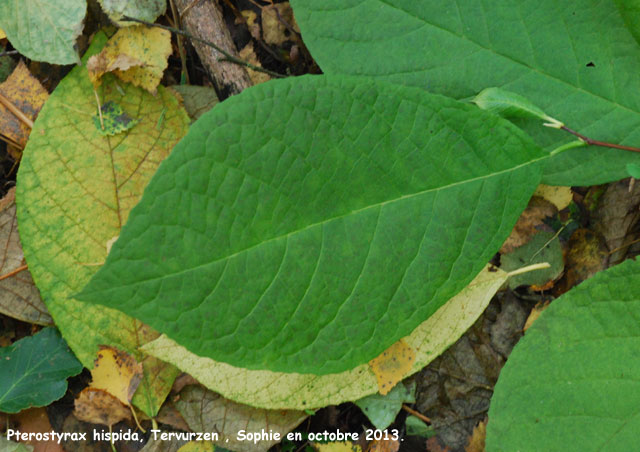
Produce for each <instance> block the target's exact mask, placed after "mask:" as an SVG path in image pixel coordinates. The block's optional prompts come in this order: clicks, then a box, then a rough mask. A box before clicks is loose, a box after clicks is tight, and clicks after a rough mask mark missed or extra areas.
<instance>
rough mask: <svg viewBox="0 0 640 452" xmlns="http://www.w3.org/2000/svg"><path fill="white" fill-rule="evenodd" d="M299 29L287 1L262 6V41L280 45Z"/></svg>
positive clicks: (293, 35)
mask: <svg viewBox="0 0 640 452" xmlns="http://www.w3.org/2000/svg"><path fill="white" fill-rule="evenodd" d="M292 31H293V32H295V33H300V29H299V28H298V25H297V24H296V20H295V19H294V17H293V10H292V9H291V5H289V2H284V3H277V4H275V5H267V6H265V7H264V8H262V36H263V38H264V42H266V43H267V44H272V45H282V44H283V43H284V42H285V41H287V40H291V39H292V38H294V37H295V33H292Z"/></svg>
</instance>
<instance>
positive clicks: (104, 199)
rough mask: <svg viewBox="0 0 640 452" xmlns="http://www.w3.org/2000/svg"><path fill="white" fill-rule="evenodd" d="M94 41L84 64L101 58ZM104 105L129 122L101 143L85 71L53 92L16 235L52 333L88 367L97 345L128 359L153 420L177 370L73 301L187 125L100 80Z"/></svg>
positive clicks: (131, 333) (37, 129)
mask: <svg viewBox="0 0 640 452" xmlns="http://www.w3.org/2000/svg"><path fill="white" fill-rule="evenodd" d="M105 41H106V37H105V36H104V34H102V33H99V34H97V35H96V38H95V39H94V42H93V43H92V45H91V47H90V49H89V51H88V52H87V55H85V61H86V59H87V58H88V57H89V56H90V55H91V54H94V53H97V52H99V51H100V48H101V47H102V46H103V45H104V43H105ZM98 93H99V96H100V99H101V103H102V105H105V104H107V103H108V102H114V103H116V104H118V105H119V106H121V107H122V109H123V110H124V112H126V113H127V114H128V115H129V116H130V117H131V118H132V119H134V120H135V121H138V122H137V124H136V125H135V126H134V127H132V128H131V129H129V130H127V131H125V132H122V133H118V134H117V135H114V136H108V135H107V136H105V135H104V134H103V133H102V130H100V124H99V123H100V121H97V123H98V124H97V125H96V123H94V121H93V116H94V115H96V114H97V104H96V96H95V94H94V89H93V85H92V84H91V81H90V80H89V77H88V74H87V69H86V66H82V67H76V68H74V69H73V70H72V71H71V72H70V73H69V75H67V76H66V77H65V78H64V79H63V80H62V81H61V82H60V84H59V85H58V87H57V88H56V90H55V91H54V92H53V93H52V94H51V97H50V98H49V100H48V101H47V103H46V104H45V106H44V107H43V109H42V111H41V112H40V114H39V115H38V119H37V120H36V121H35V124H34V127H33V130H32V132H31V135H30V138H29V142H28V144H27V147H26V149H25V150H24V155H23V157H22V161H21V164H20V170H19V172H18V183H17V190H16V203H17V207H18V211H17V215H18V226H19V230H20V238H21V240H22V245H23V249H24V255H25V259H26V261H27V264H28V265H29V269H30V271H31V274H32V276H33V279H34V281H35V283H36V285H37V287H38V289H39V290H40V293H41V295H42V298H43V300H44V302H45V304H46V305H47V308H48V309H49V312H50V313H51V316H52V317H53V319H54V321H55V324H56V326H57V327H58V328H59V329H60V331H61V333H62V335H63V336H64V338H65V339H66V340H67V342H68V343H69V346H70V347H71V349H72V350H73V351H74V352H75V353H76V355H77V356H78V359H80V361H81V362H82V363H83V364H84V365H85V366H86V367H89V368H91V367H93V361H94V360H95V359H96V355H97V352H98V350H99V346H100V345H111V346H114V347H117V348H119V349H122V350H125V351H127V352H128V353H131V354H133V355H134V356H135V357H136V359H138V360H139V361H140V362H142V363H143V366H144V378H143V380H142V382H141V383H140V385H139V386H138V390H137V391H136V394H135V396H134V398H133V402H134V403H135V404H136V405H137V406H138V407H140V408H141V409H142V410H143V411H145V412H146V413H147V414H148V415H149V416H153V415H155V414H156V413H157V411H158V409H159V408H160V405H161V404H162V402H163V400H164V398H165V397H166V394H167V393H168V391H169V390H170V388H171V385H172V382H173V379H174V378H175V376H176V374H177V369H175V368H173V367H172V366H169V365H166V364H164V363H162V362H160V361H159V360H157V359H155V358H152V357H149V356H146V355H145V354H144V353H142V352H140V351H139V350H138V347H139V346H141V345H143V344H145V343H146V342H149V341H151V340H153V339H155V338H156V337H157V336H158V333H157V332H154V331H152V330H151V329H150V328H148V327H146V326H145V325H143V324H141V323H140V322H139V321H137V320H135V319H133V318H131V317H128V316H126V315H124V314H123V313H121V312H119V311H116V310H112V309H105V308H104V307H97V306H89V305H87V304H85V303H81V302H79V301H77V300H75V299H73V297H72V296H71V295H72V294H73V293H74V292H77V291H79V290H80V289H81V288H82V287H84V285H85V284H86V283H87V282H88V281H89V279H90V278H91V276H92V275H93V274H94V273H95V272H96V270H97V269H98V267H99V266H100V265H101V264H102V263H103V262H104V260H105V259H106V256H107V246H108V242H110V241H112V240H113V239H114V238H115V237H116V236H118V234H119V233H120V227H121V226H122V224H124V223H125V222H126V220H127V216H128V214H129V211H130V209H131V208H132V207H133V206H134V205H135V204H136V202H137V201H138V199H139V198H140V196H141V194H142V191H143V188H144V186H145V185H146V183H147V182H148V181H149V180H150V179H151V176H152V175H153V173H154V172H155V170H156V168H157V167H158V165H159V164H160V162H161V161H162V159H163V158H164V157H166V156H167V155H168V154H169V152H170V151H171V149H172V148H173V146H174V145H175V143H177V142H178V140H180V138H182V136H184V134H185V133H186V131H187V128H188V122H189V118H188V117H187V115H186V113H185V111H184V110H183V109H182V108H181V107H180V106H179V103H178V100H177V99H176V97H175V96H174V95H173V94H172V93H171V92H170V91H169V90H165V89H162V87H160V88H159V89H158V93H157V95H156V96H153V95H151V94H149V93H148V92H146V91H145V90H143V89H141V88H137V87H135V86H132V85H130V84H125V83H122V82H116V81H115V80H114V79H113V78H112V76H111V75H109V76H107V77H105V79H104V80H103V83H102V85H101V87H100V88H99V89H98Z"/></svg>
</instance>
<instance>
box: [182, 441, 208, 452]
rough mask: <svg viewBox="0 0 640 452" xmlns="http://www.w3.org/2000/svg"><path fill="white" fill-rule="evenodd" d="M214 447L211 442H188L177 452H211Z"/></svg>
mask: <svg viewBox="0 0 640 452" xmlns="http://www.w3.org/2000/svg"><path fill="white" fill-rule="evenodd" d="M214 450H215V446H214V444H213V443H212V442H211V441H189V442H188V443H187V444H185V445H184V446H182V447H181V448H180V449H178V452H213V451H214Z"/></svg>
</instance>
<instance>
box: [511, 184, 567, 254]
mask: <svg viewBox="0 0 640 452" xmlns="http://www.w3.org/2000/svg"><path fill="white" fill-rule="evenodd" d="M557 213H558V209H557V208H556V206H554V205H553V204H552V203H551V202H549V201H547V200H546V199H543V198H540V197H537V196H534V197H533V198H531V200H530V201H529V205H528V206H527V208H526V209H525V210H524V212H522V215H520V218H518V222H517V223H516V225H515V226H514V227H513V230H512V231H511V235H509V238H507V240H506V241H505V242H504V244H503V245H502V248H500V253H501V254H507V253H510V252H512V251H513V250H514V249H516V248H518V247H520V246H522V245H525V244H526V243H528V242H529V240H531V238H532V237H533V236H534V235H535V234H536V233H537V232H538V231H539V228H540V227H541V226H542V225H543V223H542V222H543V220H544V219H545V218H548V217H552V216H554V215H555V214H557Z"/></svg>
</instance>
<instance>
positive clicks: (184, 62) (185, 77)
mask: <svg viewBox="0 0 640 452" xmlns="http://www.w3.org/2000/svg"><path fill="white" fill-rule="evenodd" d="M169 5H171V15H172V16H173V22H174V24H175V25H176V26H177V27H178V28H182V25H181V22H180V16H178V13H177V11H176V5H175V3H174V2H173V0H169ZM176 38H177V41H178V53H179V54H180V65H181V66H182V77H181V78H182V80H180V82H186V83H187V85H188V84H189V72H188V71H187V57H186V54H185V52H184V44H183V42H182V38H183V37H182V36H180V35H178V36H176Z"/></svg>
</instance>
